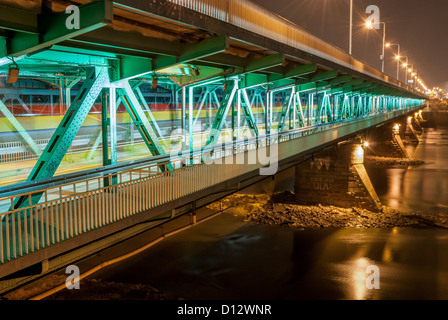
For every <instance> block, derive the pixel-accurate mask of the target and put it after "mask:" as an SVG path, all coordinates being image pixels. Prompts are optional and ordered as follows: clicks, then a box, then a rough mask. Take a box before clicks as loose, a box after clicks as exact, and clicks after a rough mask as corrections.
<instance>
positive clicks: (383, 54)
mask: <svg viewBox="0 0 448 320" xmlns="http://www.w3.org/2000/svg"><path fill="white" fill-rule="evenodd" d="M380 24H381V25H383V52H382V55H381V71H382V72H383V73H384V59H385V52H384V51H385V48H386V23H385V22H380ZM366 27H367V29H370V30H372V29H373V24H372V21H371V20H367V21H366Z"/></svg>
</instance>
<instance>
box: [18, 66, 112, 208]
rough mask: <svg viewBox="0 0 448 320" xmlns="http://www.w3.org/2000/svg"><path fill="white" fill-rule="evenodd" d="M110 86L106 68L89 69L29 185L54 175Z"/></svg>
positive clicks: (35, 198) (36, 199)
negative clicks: (98, 100) (92, 110)
mask: <svg viewBox="0 0 448 320" xmlns="http://www.w3.org/2000/svg"><path fill="white" fill-rule="evenodd" d="M108 83H109V74H108V70H107V69H106V68H101V67H97V68H91V69H90V70H88V73H87V78H86V80H85V81H84V84H83V85H82V87H81V89H80V90H79V92H78V95H77V96H76V98H75V100H74V101H73V102H72V104H71V106H70V108H69V109H68V110H67V113H66V114H65V116H64V118H63V119H62V121H61V123H60V124H59V126H58V128H57V129H56V131H55V133H54V134H53V136H52V137H51V139H50V142H49V143H48V145H47V147H46V148H45V150H44V152H43V153H42V155H41V156H40V158H39V160H37V163H36V165H35V166H34V168H33V170H32V171H31V173H30V175H29V177H28V179H27V181H28V182H31V181H36V180H40V179H46V178H51V177H53V176H54V174H55V173H56V170H57V169H58V167H59V165H60V163H61V162H62V160H63V158H64V157H65V155H66V154H67V151H68V149H69V148H70V146H71V144H72V142H73V139H74V138H75V137H76V135H77V133H78V131H79V129H80V128H81V126H82V124H83V122H84V120H85V119H86V117H87V115H88V113H89V112H90V109H91V108H92V106H93V104H94V103H95V101H96V100H97V98H98V96H99V95H100V93H101V90H102V89H103V87H105V86H106V85H107V84H108ZM41 196H42V193H37V194H35V195H33V197H32V203H33V204H36V203H38V202H39V200H40V198H41ZM26 200H27V199H25V198H23V197H21V198H19V199H17V201H16V204H15V207H16V208H18V207H21V206H23V205H24V204H25V205H28V203H25V201H26Z"/></svg>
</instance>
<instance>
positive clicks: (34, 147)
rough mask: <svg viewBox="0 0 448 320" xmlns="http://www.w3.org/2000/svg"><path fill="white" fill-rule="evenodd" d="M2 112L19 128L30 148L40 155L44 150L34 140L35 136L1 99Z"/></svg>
mask: <svg viewBox="0 0 448 320" xmlns="http://www.w3.org/2000/svg"><path fill="white" fill-rule="evenodd" d="M0 112H1V113H3V114H4V115H5V117H6V119H8V121H9V123H11V125H12V126H13V127H14V129H16V130H17V132H18V133H19V134H20V136H21V137H22V138H23V140H25V142H26V143H27V144H28V146H29V148H30V150H31V152H32V153H34V154H35V155H40V154H41V153H42V150H40V148H39V146H38V145H37V144H36V142H34V140H33V138H31V136H30V135H29V134H28V132H26V130H25V128H24V127H23V126H22V125H21V124H20V122H19V121H17V119H16V118H15V117H14V115H13V114H12V113H11V112H10V111H9V109H8V108H7V107H6V106H5V104H4V103H3V102H2V101H1V100H0Z"/></svg>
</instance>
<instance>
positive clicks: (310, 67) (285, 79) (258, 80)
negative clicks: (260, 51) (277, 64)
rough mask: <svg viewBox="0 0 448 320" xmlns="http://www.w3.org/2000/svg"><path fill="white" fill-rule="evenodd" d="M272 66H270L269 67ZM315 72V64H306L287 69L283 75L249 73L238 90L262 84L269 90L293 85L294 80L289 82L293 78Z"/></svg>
mask: <svg viewBox="0 0 448 320" xmlns="http://www.w3.org/2000/svg"><path fill="white" fill-rule="evenodd" d="M271 66H272V65H271ZM316 70H317V66H316V65H315V64H306V65H303V66H298V67H294V68H292V69H289V70H288V71H286V72H285V74H283V75H279V74H271V75H263V74H254V73H249V74H246V76H245V77H244V78H243V80H242V84H241V86H240V88H242V89H243V88H246V89H247V88H252V87H257V86H260V85H264V84H268V83H269V84H270V85H271V89H272V87H274V86H283V85H289V84H294V82H295V81H294V80H289V79H291V78H294V77H299V76H304V75H308V74H312V73H315V72H316Z"/></svg>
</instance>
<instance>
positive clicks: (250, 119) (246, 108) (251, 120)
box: [240, 89, 258, 137]
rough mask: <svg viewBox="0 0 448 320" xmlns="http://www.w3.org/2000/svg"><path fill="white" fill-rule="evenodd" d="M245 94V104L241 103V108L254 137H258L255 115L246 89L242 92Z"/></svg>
mask: <svg viewBox="0 0 448 320" xmlns="http://www.w3.org/2000/svg"><path fill="white" fill-rule="evenodd" d="M240 92H241V93H242V94H243V98H244V102H243V103H241V108H242V109H243V113H244V117H245V119H246V123H247V125H248V127H249V129H250V131H251V133H252V135H253V136H254V137H256V136H258V127H257V123H256V121H255V117H254V114H253V112H252V105H251V103H250V100H249V97H248V95H247V92H246V90H245V89H242V90H240Z"/></svg>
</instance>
